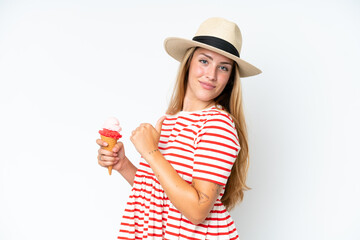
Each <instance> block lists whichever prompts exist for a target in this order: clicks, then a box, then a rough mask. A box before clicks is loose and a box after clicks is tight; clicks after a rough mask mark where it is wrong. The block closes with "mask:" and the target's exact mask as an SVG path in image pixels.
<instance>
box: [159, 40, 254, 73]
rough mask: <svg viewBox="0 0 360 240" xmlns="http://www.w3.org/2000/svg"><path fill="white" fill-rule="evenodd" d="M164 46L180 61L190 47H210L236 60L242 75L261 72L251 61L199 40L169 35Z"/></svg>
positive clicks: (211, 49)
mask: <svg viewBox="0 0 360 240" xmlns="http://www.w3.org/2000/svg"><path fill="white" fill-rule="evenodd" d="M164 47H165V50H166V52H167V53H168V54H169V55H170V56H171V57H173V58H174V59H176V60H178V61H179V62H181V61H182V59H183V57H184V55H185V53H186V51H187V50H188V49H189V48H192V47H201V48H205V49H208V50H210V51H214V52H216V53H219V54H221V55H223V56H225V57H227V58H230V59H232V60H234V61H235V62H236V63H237V64H238V66H239V73H240V77H250V76H254V75H257V74H260V73H261V70H260V69H258V68H257V67H255V66H253V65H251V64H250V63H248V62H246V61H244V60H242V59H241V58H239V57H237V56H235V55H233V54H231V53H228V52H225V51H223V50H221V49H219V48H215V47H212V46H210V45H207V44H204V43H200V42H197V41H193V40H188V39H184V38H177V37H169V38H166V39H165V41H164Z"/></svg>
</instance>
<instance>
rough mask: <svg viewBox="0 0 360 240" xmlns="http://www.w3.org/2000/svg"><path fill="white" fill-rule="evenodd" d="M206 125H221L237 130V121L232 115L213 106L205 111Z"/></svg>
mask: <svg viewBox="0 0 360 240" xmlns="http://www.w3.org/2000/svg"><path fill="white" fill-rule="evenodd" d="M205 114H206V115H205V119H204V127H205V126H219V127H223V128H225V129H229V130H231V131H235V132H236V127H235V123H234V121H233V119H232V117H231V115H230V114H229V113H228V112H226V111H224V110H222V109H221V108H215V107H214V108H211V109H210V110H209V111H207V112H206V113H205Z"/></svg>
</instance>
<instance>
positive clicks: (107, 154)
mask: <svg viewBox="0 0 360 240" xmlns="http://www.w3.org/2000/svg"><path fill="white" fill-rule="evenodd" d="M98 153H99V155H105V156H114V154H115V153H114V152H110V151H108V150H105V149H102V148H100V149H99V150H98Z"/></svg>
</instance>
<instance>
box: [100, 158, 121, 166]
mask: <svg viewBox="0 0 360 240" xmlns="http://www.w3.org/2000/svg"><path fill="white" fill-rule="evenodd" d="M116 163H118V160H114V161H99V165H100V166H102V167H108V166H113V165H115V164H116Z"/></svg>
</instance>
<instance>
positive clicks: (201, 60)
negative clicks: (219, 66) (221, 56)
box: [199, 59, 208, 64]
mask: <svg viewBox="0 0 360 240" xmlns="http://www.w3.org/2000/svg"><path fill="white" fill-rule="evenodd" d="M199 62H201V63H202V64H207V63H208V61H207V60H205V59H200V60H199Z"/></svg>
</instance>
